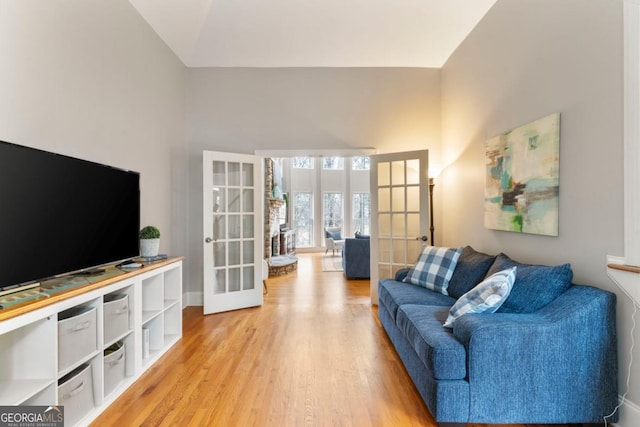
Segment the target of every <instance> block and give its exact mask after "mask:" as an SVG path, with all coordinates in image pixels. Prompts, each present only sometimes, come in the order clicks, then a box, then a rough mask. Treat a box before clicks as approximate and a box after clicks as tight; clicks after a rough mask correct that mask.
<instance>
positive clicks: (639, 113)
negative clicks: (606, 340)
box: [623, 0, 640, 266]
mask: <svg viewBox="0 0 640 427" xmlns="http://www.w3.org/2000/svg"><path fill="white" fill-rule="evenodd" d="M623 12H624V18H623V19H624V25H623V27H624V256H625V264H627V265H634V266H640V220H639V219H640V1H638V0H625V1H624V3H623Z"/></svg>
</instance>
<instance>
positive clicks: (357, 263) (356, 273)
mask: <svg viewBox="0 0 640 427" xmlns="http://www.w3.org/2000/svg"><path fill="white" fill-rule="evenodd" d="M369 254H370V240H369V239H364V238H353V237H349V238H347V239H345V241H344V246H343V248H342V268H343V270H344V275H345V276H347V279H368V278H369V277H370V276H371V269H370V261H369Z"/></svg>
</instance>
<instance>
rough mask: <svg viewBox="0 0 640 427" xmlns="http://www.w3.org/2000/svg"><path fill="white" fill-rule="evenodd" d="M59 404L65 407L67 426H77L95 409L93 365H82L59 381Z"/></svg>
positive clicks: (65, 423) (65, 422)
mask: <svg viewBox="0 0 640 427" xmlns="http://www.w3.org/2000/svg"><path fill="white" fill-rule="evenodd" d="M58 404H59V405H62V406H64V425H65V426H73V425H75V424H76V423H77V422H78V421H80V420H81V419H82V418H83V417H84V416H85V415H87V414H88V413H89V412H90V411H91V410H92V409H93V407H94V400H93V375H92V374H91V365H88V364H84V365H80V366H79V367H78V368H76V369H74V370H73V371H71V372H70V373H69V374H67V375H65V376H64V377H62V378H61V379H60V380H59V381H58Z"/></svg>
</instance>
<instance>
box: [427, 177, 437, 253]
mask: <svg viewBox="0 0 640 427" xmlns="http://www.w3.org/2000/svg"><path fill="white" fill-rule="evenodd" d="M435 185H436V184H435V182H434V178H429V231H430V232H431V246H435V242H434V240H433V230H434V229H435V227H434V226H433V187H435Z"/></svg>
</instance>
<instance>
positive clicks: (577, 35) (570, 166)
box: [440, 0, 640, 402]
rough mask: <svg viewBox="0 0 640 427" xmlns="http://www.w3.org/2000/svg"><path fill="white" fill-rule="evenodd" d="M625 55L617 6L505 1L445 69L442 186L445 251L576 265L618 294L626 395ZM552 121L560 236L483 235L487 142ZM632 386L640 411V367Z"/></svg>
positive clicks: (587, 278)
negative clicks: (610, 265)
mask: <svg viewBox="0 0 640 427" xmlns="http://www.w3.org/2000/svg"><path fill="white" fill-rule="evenodd" d="M622 50H623V49H622V2H621V0H590V1H583V0H561V1H558V0H521V1H517V2H516V1H510V0H499V1H498V2H497V3H496V4H495V5H494V7H493V8H492V9H491V10H490V11H489V13H488V14H487V16H486V17H485V18H484V19H483V20H482V21H481V22H480V23H479V24H478V26H477V27H476V28H475V29H474V31H473V32H472V33H471V34H470V35H469V36H468V38H467V39H466V40H465V42H464V43H463V44H462V45H461V46H460V47H459V48H458V49H457V50H456V51H455V53H454V54H453V55H452V56H451V58H450V59H449V61H448V62H447V63H446V65H445V66H444V68H443V70H442V101H443V109H442V118H443V127H442V136H443V160H444V163H445V164H450V165H449V166H448V167H447V169H446V170H445V172H444V174H443V176H442V178H441V180H440V181H441V182H442V185H443V187H444V191H445V193H446V198H444V200H443V204H442V205H441V206H442V210H443V211H444V212H446V218H445V219H444V223H443V226H444V243H445V244H447V245H452V246H455V245H463V244H471V245H472V246H473V247H475V248H476V249H478V250H483V251H486V252H489V253H497V252H500V251H502V252H505V253H507V254H508V255H510V256H512V257H513V258H514V259H517V260H520V261H523V262H533V263H544V264H560V263H564V262H570V263H571V264H572V266H573V270H574V281H575V282H577V283H585V284H591V285H595V286H598V287H601V288H604V289H608V290H611V291H614V292H616V293H618V339H619V348H618V353H619V360H620V366H619V372H620V375H619V384H620V394H622V392H624V390H625V379H626V374H627V364H628V362H629V358H628V351H629V346H630V339H629V331H630V328H631V320H630V312H631V307H632V306H631V304H630V303H629V301H628V300H627V299H626V297H624V296H623V294H622V293H621V292H618V289H616V286H615V285H614V284H613V283H612V282H611V281H610V280H609V279H608V278H607V274H606V255H607V254H611V255H623V174H622V165H623V157H622V156H623V126H622V125H623V121H622V117H623V114H622V113H623V97H622V94H623V88H622V64H623V61H622ZM554 112H560V113H561V119H560V121H561V124H560V129H561V130H560V225H559V226H560V235H559V237H542V236H534V235H523V234H517V233H509V232H500V231H493V230H488V229H485V228H484V226H483V189H484V172H485V171H484V154H485V153H484V142H485V141H486V140H487V139H488V138H490V137H492V136H494V135H497V134H499V133H502V132H505V131H507V130H510V129H513V128H515V127H517V126H520V125H522V124H525V123H528V122H531V121H533V120H535V119H538V118H540V117H543V116H546V115H548V114H550V113H554ZM637 339H638V337H636V340H637ZM639 354H640V353H639V352H638V350H636V351H635V353H634V358H636V359H637V358H638V355H639ZM632 379H633V380H632V382H631V391H630V393H629V396H628V397H629V398H630V399H631V400H632V401H634V402H640V371H639V368H638V366H637V365H636V367H635V368H634V373H633V376H632Z"/></svg>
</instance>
